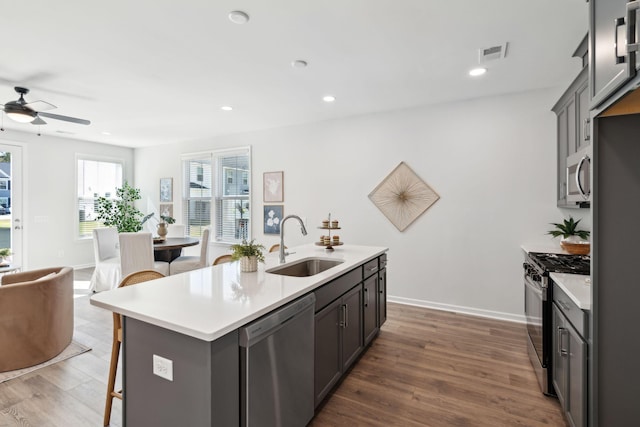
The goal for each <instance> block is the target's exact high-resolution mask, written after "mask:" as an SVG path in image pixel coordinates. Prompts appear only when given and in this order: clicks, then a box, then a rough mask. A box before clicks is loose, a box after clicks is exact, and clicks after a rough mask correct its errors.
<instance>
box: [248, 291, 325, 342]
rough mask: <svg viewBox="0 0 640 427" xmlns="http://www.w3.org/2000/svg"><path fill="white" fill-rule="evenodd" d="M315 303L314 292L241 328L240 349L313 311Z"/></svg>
mask: <svg viewBox="0 0 640 427" xmlns="http://www.w3.org/2000/svg"><path fill="white" fill-rule="evenodd" d="M315 303H316V296H315V294H314V293H313V292H312V293H310V294H309V295H306V296H304V297H302V298H300V299H298V300H295V301H294V302H292V303H289V304H287V305H285V306H284V307H282V308H279V309H276V311H274V312H272V313H269V314H266V315H265V316H264V317H262V318H260V319H258V320H256V321H254V322H253V323H250V324H249V325H247V326H244V327H242V328H240V342H239V344H240V347H251V346H252V345H254V344H255V343H257V342H258V341H260V340H261V339H262V338H264V337H265V336H267V335H269V334H271V333H272V332H273V331H275V330H277V329H280V328H281V327H282V325H284V324H285V323H287V322H288V321H289V320H291V319H292V318H294V317H296V316H298V315H299V314H300V313H302V312H304V311H306V310H309V309H312V308H313V306H314V305H315Z"/></svg>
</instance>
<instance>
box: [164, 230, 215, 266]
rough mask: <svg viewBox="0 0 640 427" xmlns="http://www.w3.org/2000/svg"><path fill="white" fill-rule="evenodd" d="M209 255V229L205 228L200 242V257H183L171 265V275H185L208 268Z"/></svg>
mask: <svg viewBox="0 0 640 427" xmlns="http://www.w3.org/2000/svg"><path fill="white" fill-rule="evenodd" d="M208 255H209V229H208V228H205V229H204V231H203V232H202V239H201V240H200V256H195V255H181V256H179V257H178V258H176V259H174V260H173V261H171V263H170V264H169V274H171V275H173V274H178V273H184V272H185V271H191V270H196V269H198V268H203V267H206V266H207V256H208Z"/></svg>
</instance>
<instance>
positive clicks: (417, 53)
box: [0, 0, 588, 147]
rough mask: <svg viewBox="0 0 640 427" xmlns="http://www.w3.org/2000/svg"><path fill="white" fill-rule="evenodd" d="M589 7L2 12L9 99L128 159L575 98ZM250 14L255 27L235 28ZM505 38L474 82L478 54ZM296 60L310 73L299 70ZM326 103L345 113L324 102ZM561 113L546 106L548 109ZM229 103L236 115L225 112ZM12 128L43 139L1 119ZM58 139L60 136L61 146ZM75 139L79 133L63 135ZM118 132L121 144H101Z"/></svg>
mask: <svg viewBox="0 0 640 427" xmlns="http://www.w3.org/2000/svg"><path fill="white" fill-rule="evenodd" d="M587 5H588V3H585V1H584V0H535V1H531V0H456V1H453V0H315V1H312V0H234V1H232V0H182V1H177V0H135V1H131V0H111V1H97V0H63V1H56V2H53V1H51V0H30V1H24V0H23V1H10V2H3V4H2V7H1V8H0V29H1V33H2V35H3V43H2V45H3V46H2V49H1V50H0V58H1V59H0V103H5V102H8V101H12V100H15V99H17V98H18V95H17V94H16V93H15V92H14V90H13V86H15V85H22V86H26V87H28V88H30V89H31V93H29V94H28V95H27V97H26V99H27V101H36V100H44V101H47V102H50V103H52V104H54V105H56V106H57V107H58V108H57V109H55V110H52V111H50V112H52V113H56V114H62V115H67V116H74V117H80V118H84V119H89V120H91V122H92V123H91V125H90V126H82V125H77V124H70V123H66V122H61V121H57V120H51V119H46V120H47V122H48V124H47V125H44V126H41V129H40V131H41V133H42V134H51V135H58V136H66V137H69V138H77V139H83V140H89V141H96V142H104V143H109V144H116V145H124V146H130V147H142V146H149V145H157V144H165V143H172V142H180V141H189V140H200V139H206V138H210V137H213V136H217V135H222V134H230V133H237V132H246V131H251V130H258V129H266V128H273V127H281V126H287V125H294V124H302V123H309V122H316V121H323V120H329V119H335V118H341V117H348V116H353V115H359V114H367V113H372V112H379V111H387V110H396V109H403V108H411V107H416V106H422V105H430V104H436V103H442V102H448V101H457V100H463V99H469V98H476V97H482V96H487V95H496V94H504V93H509V92H517V91H525V90H531V89H537V88H546V87H562V86H568V84H569V83H570V81H571V80H572V78H573V77H574V76H575V75H577V72H578V71H579V69H580V62H579V60H578V59H576V58H571V54H572V53H573V51H574V49H575V48H576V47H577V45H578V43H579V42H580V40H581V39H582V38H583V37H584V35H585V34H586V32H587ZM233 10H243V11H245V12H247V13H248V14H249V15H250V17H251V19H250V21H249V22H248V23H247V24H245V25H237V24H234V23H232V22H230V21H229V19H228V17H227V15H228V13H229V12H230V11H233ZM504 42H509V48H508V52H507V57H506V59H504V60H501V61H497V62H491V63H487V64H486V66H487V68H488V69H489V71H488V73H487V74H486V75H485V76H483V77H480V78H470V77H469V76H468V75H467V72H468V71H469V69H470V68H472V67H473V66H475V65H477V64H478V49H480V48H486V47H491V46H494V45H499V44H502V43H504ZM296 59H303V60H306V61H308V63H309V66H308V67H307V68H304V69H299V68H293V67H292V66H291V62H292V61H294V60H296ZM325 94H333V95H335V96H336V98H337V100H336V102H334V103H332V104H327V103H324V102H323V101H322V99H321V98H322V96H323V95H325ZM553 101H555V100H549V107H551V106H552V104H553ZM223 105H231V106H232V107H233V108H234V110H233V111H231V112H225V111H222V110H221V109H220V107H221V106H223ZM4 127H5V128H6V129H12V130H17V131H24V132H32V133H36V132H37V128H36V126H33V125H31V124H19V123H15V122H12V121H11V120H10V119H8V118H7V117H4ZM60 132H63V134H61V133H60ZM67 132H69V133H67ZM103 132H110V133H111V135H104V134H103Z"/></svg>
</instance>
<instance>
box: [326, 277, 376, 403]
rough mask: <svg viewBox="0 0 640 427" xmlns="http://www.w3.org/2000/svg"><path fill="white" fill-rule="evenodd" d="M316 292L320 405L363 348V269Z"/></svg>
mask: <svg viewBox="0 0 640 427" xmlns="http://www.w3.org/2000/svg"><path fill="white" fill-rule="evenodd" d="M314 293H315V295H316V314H315V362H314V365H315V366H314V376H315V378H314V396H315V406H318V405H319V404H320V402H322V399H324V397H325V396H326V395H327V394H328V393H329V392H330V391H331V389H332V388H333V386H334V385H335V384H336V383H337V382H338V381H339V380H340V378H341V377H342V375H343V374H344V373H345V372H346V370H347V369H348V368H349V366H351V364H352V363H353V362H354V361H355V360H356V359H357V358H358V356H359V355H360V353H361V352H362V349H363V348H364V340H363V334H362V333H363V327H362V322H363V303H362V301H363V298H362V294H363V287H362V266H360V267H358V268H355V269H353V270H351V271H350V272H348V273H346V274H344V275H342V276H340V277H339V278H337V279H335V280H333V281H331V282H329V283H327V284H326V285H324V286H322V287H320V288H318V289H316V290H315V291H314Z"/></svg>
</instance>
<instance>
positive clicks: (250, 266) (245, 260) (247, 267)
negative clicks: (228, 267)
mask: <svg viewBox="0 0 640 427" xmlns="http://www.w3.org/2000/svg"><path fill="white" fill-rule="evenodd" d="M240 271H243V272H248V273H250V272H253V271H258V257H257V256H245V257H242V258H240Z"/></svg>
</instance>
